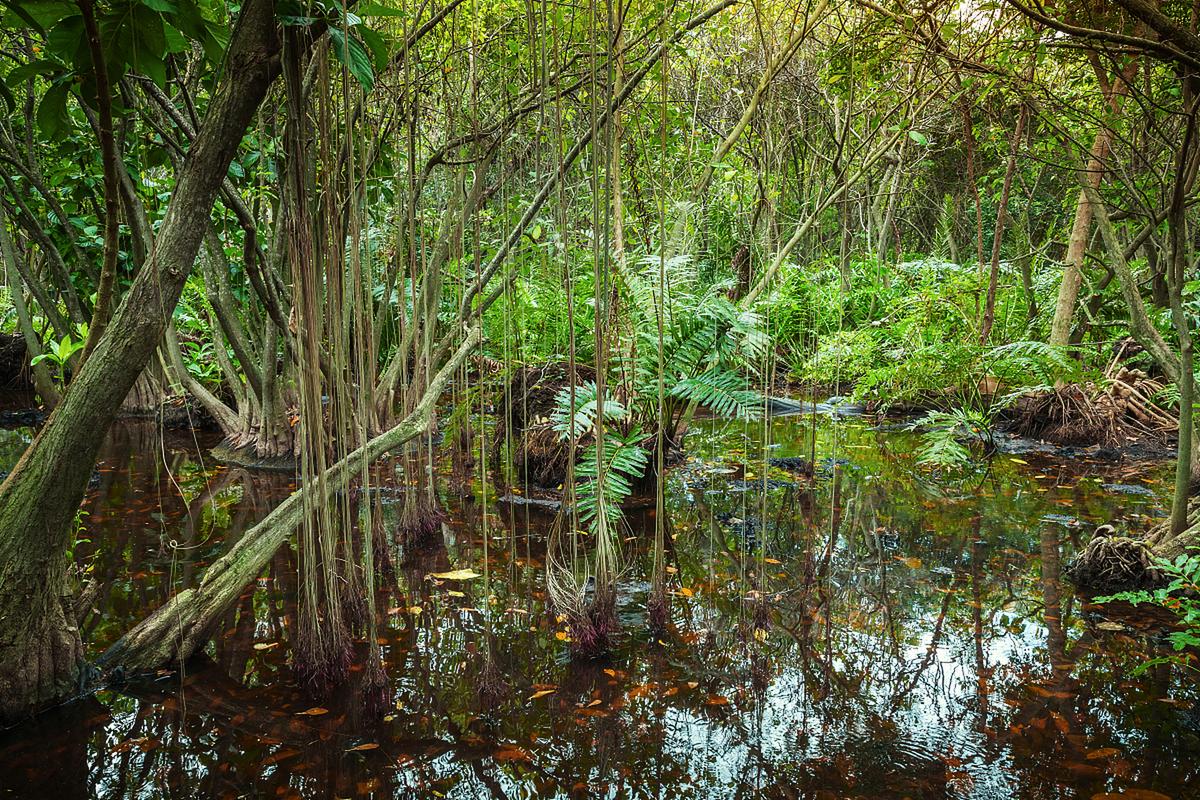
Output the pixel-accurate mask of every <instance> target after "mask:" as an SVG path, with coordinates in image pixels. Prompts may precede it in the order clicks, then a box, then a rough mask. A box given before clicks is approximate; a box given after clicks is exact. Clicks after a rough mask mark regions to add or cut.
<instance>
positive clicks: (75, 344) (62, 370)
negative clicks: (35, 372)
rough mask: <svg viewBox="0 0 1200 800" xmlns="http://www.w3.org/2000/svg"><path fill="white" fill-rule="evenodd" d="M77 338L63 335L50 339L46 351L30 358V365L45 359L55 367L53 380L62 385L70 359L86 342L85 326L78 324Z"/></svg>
mask: <svg viewBox="0 0 1200 800" xmlns="http://www.w3.org/2000/svg"><path fill="white" fill-rule="evenodd" d="M76 333H77V335H78V338H73V337H71V336H70V335H67V336H64V337H63V338H61V339H59V340H58V341H53V340H52V341H51V342H50V343H49V346H48V347H47V349H46V351H45V352H44V353H42V354H40V355H38V356H35V357H34V358H33V359H32V360H30V362H29V363H30V365H31V366H36V365H38V364H41V363H42V362H44V361H46V362H49V363H51V364H53V365H54V366H55V367H57V369H56V371H55V381H56V382H57V383H59V385H62V384H63V383H65V382H66V370H67V366H68V365H69V364H70V362H71V359H72V358H74V356H75V354H76V353H78V352H79V351H80V350H82V349H83V348H84V344H85V343H86V342H87V328H86V326H83V325H81V326H79V330H78V331H76Z"/></svg>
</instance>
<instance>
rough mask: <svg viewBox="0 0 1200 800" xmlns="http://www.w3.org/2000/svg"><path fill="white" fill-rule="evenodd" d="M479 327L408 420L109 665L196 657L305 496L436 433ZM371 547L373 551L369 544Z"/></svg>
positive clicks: (342, 484)
mask: <svg viewBox="0 0 1200 800" xmlns="http://www.w3.org/2000/svg"><path fill="white" fill-rule="evenodd" d="M479 338H480V333H479V328H475V329H474V330H472V331H471V333H470V334H468V335H467V338H466V339H465V340H464V341H463V342H462V344H460V345H459V347H458V350H457V351H456V352H455V353H454V355H453V356H451V358H450V359H449V361H447V362H446V364H445V365H443V366H442V368H441V369H440V370H439V371H438V373H437V374H436V375H435V376H434V377H433V379H432V380H431V381H430V383H429V388H428V389H427V390H426V391H425V394H424V395H423V396H422V397H421V400H420V401H419V402H418V403H417V404H416V406H415V407H414V408H413V410H412V412H410V413H409V415H408V416H407V417H405V419H404V420H403V421H401V422H400V423H399V424H398V425H396V426H395V427H394V428H391V429H390V430H388V431H386V432H385V433H382V434H380V435H379V436H376V437H375V438H374V439H371V440H370V441H369V442H367V443H366V444H365V445H363V446H362V447H360V448H358V449H357V450H355V451H354V452H352V453H350V454H349V455H347V456H346V457H345V458H343V459H342V460H341V461H339V462H337V463H336V464H334V465H333V466H331V467H330V468H329V469H328V470H327V471H326V474H325V477H324V480H322V481H312V482H310V484H309V488H308V489H304V488H302V489H300V490H299V491H296V492H294V493H293V494H292V495H291V496H290V497H288V499H287V500H284V501H283V502H282V503H280V504H279V505H278V506H277V507H276V508H275V510H274V511H272V512H271V513H270V514H268V515H267V516H266V517H265V518H264V519H263V521H262V522H260V523H258V524H257V525H255V526H254V527H253V528H251V529H250V530H248V531H246V533H245V535H243V536H242V538H241V539H240V540H238V543H237V544H235V545H234V546H233V547H232V548H230V550H229V551H228V552H227V553H226V554H225V555H223V556H221V557H220V558H219V559H217V560H216V561H214V562H213V564H212V566H210V567H209V568H208V570H207V571H205V573H204V577H203V578H202V579H201V581H200V584H199V585H198V586H196V587H195V588H194V589H184V590H183V591H181V592H179V593H178V594H177V595H175V596H174V597H172V598H171V599H170V601H168V602H167V603H166V604H165V605H163V606H162V607H161V608H159V609H158V610H157V611H155V612H154V613H153V614H151V615H150V616H149V617H147V618H146V619H144V620H142V622H140V623H138V625H137V626H135V627H134V628H133V630H131V631H129V632H128V633H126V634H125V635H124V636H122V637H121V638H120V639H119V640H118V641H117V642H116V643H115V644H114V645H113V646H112V647H110V648H109V650H108V652H106V653H105V654H104V656H103V657H102V658H101V665H102V666H104V667H105V668H109V669H113V668H116V667H118V666H120V667H123V668H124V669H125V671H126V672H127V673H132V672H142V671H149V670H153V669H156V668H158V667H161V666H163V665H165V664H172V663H181V662H183V661H186V660H187V659H188V658H190V657H191V656H192V655H193V654H195V653H196V651H197V650H199V649H200V648H201V647H203V646H204V643H205V642H206V641H208V637H209V635H210V634H211V633H212V631H213V630H214V627H215V626H216V624H217V623H218V622H220V620H221V619H222V617H223V615H224V614H225V612H226V610H227V609H229V607H230V606H231V605H232V604H233V603H234V602H235V601H236V600H237V598H238V597H239V596H240V595H241V594H242V592H243V590H244V589H245V588H246V584H248V583H250V582H251V581H253V580H254V579H255V578H256V577H257V576H258V575H259V573H261V572H262V570H263V567H264V566H266V564H267V562H269V561H270V560H271V557H272V556H273V555H274V554H275V552H276V551H277V550H278V549H279V547H280V545H282V544H283V543H284V542H285V541H286V540H287V537H288V536H290V535H291V534H292V531H294V530H295V529H296V527H297V526H298V525H299V524H300V523H301V521H302V519H303V516H304V492H305V491H318V490H319V489H317V487H323V489H324V492H325V494H326V496H325V497H322V498H318V500H317V501H316V502H317V503H328V502H330V500H331V499H332V497H333V495H334V494H335V493H337V492H341V491H344V490H345V489H346V487H347V486H348V485H349V484H350V482H351V481H352V480H353V479H354V478H355V477H356V476H358V475H361V474H362V472H363V468H364V466H365V465H366V464H370V463H371V462H373V461H375V460H376V459H378V458H380V457H381V456H383V455H384V454H386V453H388V452H390V451H392V450H395V449H396V448H397V447H399V446H401V445H402V444H405V443H406V442H408V441H410V440H411V439H413V438H415V437H417V436H419V435H420V434H421V433H423V432H424V431H425V429H426V428H427V427H428V426H429V420H430V419H431V417H432V416H433V410H434V407H435V405H436V404H437V400H438V397H440V396H441V393H442V390H443V389H445V388H446V384H447V383H448V382H449V381H450V378H451V377H452V376H453V375H454V373H455V372H457V371H458V369H459V367H461V366H462V363H463V361H465V360H466V357H467V355H468V354H469V353H470V352H471V350H472V349H473V348H474V347H475V346H476V345H477V344H478V343H479ZM368 546H369V545H368Z"/></svg>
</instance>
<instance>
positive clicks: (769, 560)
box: [763, 558, 783, 564]
mask: <svg viewBox="0 0 1200 800" xmlns="http://www.w3.org/2000/svg"><path fill="white" fill-rule="evenodd" d="M763 561H764V562H765V563H767V564H782V563H783V562H782V561H780V560H779V559H778V558H764V559H763Z"/></svg>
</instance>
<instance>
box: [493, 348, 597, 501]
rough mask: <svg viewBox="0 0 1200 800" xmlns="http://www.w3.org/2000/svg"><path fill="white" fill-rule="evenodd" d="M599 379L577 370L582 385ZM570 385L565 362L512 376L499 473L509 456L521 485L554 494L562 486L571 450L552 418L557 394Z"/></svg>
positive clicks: (499, 435) (500, 428)
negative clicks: (556, 488)
mask: <svg viewBox="0 0 1200 800" xmlns="http://www.w3.org/2000/svg"><path fill="white" fill-rule="evenodd" d="M595 379H596V373H595V370H593V369H592V368H590V367H585V366H577V367H576V369H575V380H576V381H577V382H580V383H582V382H587V381H594V380H595ZM570 385H571V371H570V366H569V365H568V364H565V363H562V362H557V361H555V362H551V363H549V364H543V365H541V366H531V367H522V368H520V369H518V370H517V371H516V372H515V373H513V376H512V377H511V378H510V379H509V381H508V384H507V385H506V386H505V388H504V390H503V393H502V396H501V398H500V403H499V407H500V418H499V421H498V422H497V424H496V434H495V440H494V443H493V445H492V466H493V468H494V469H497V471H500V470H499V469H498V468H499V466H500V465H501V463H502V461H501V459H502V458H503V454H504V453H505V452H506V450H507V451H509V452H508V456H509V459H508V460H509V463H510V464H511V465H512V475H513V476H514V477H515V478H516V479H517V480H518V481H520V482H521V483H524V484H528V485H533V486H539V487H543V488H554V487H556V486H558V485H560V484H561V483H562V482H563V480H564V479H565V478H566V474H567V466H568V465H569V463H570V459H571V447H570V443H569V442H567V441H564V440H563V438H562V435H561V434H560V433H559V432H558V431H556V430H554V428H553V424H552V423H551V416H552V414H553V412H554V408H555V405H556V398H557V397H558V393H559V392H560V391H561V390H563V389H565V388H567V387H569V386H570ZM579 444H580V445H582V444H585V443H584V442H579Z"/></svg>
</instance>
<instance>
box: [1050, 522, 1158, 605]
mask: <svg viewBox="0 0 1200 800" xmlns="http://www.w3.org/2000/svg"><path fill="white" fill-rule="evenodd" d="M1066 572H1067V576H1068V577H1069V578H1070V579H1071V581H1072V582H1073V583H1074V584H1075V585H1076V586H1078V587H1079V588H1080V589H1082V590H1084V591H1086V592H1090V593H1093V594H1110V593H1113V592H1124V591H1129V590H1133V589H1146V588H1150V587H1152V586H1155V585H1157V584H1159V583H1160V582H1161V576H1160V575H1159V573H1158V571H1157V570H1156V569H1155V568H1154V553H1153V551H1151V549H1150V546H1149V545H1148V544H1146V542H1145V541H1143V540H1141V539H1133V538H1130V537H1128V536H1112V535H1099V536H1095V537H1093V538H1092V540H1091V541H1090V542H1088V545H1087V547H1085V548H1084V550H1083V552H1082V553H1080V554H1079V555H1078V556H1076V557H1075V560H1074V561H1072V562H1071V563H1070V565H1068V566H1067V570H1066Z"/></svg>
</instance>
